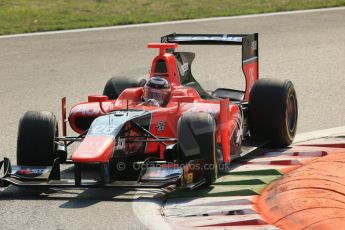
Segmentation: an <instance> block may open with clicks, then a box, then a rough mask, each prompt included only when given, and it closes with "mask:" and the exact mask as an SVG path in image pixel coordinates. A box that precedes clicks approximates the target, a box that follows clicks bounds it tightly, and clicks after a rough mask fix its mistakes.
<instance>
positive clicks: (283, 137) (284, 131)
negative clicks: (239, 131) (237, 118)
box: [248, 78, 298, 147]
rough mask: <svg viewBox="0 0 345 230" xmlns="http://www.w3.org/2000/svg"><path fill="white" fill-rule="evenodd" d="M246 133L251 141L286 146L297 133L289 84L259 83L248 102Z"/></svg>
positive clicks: (282, 82) (292, 89) (294, 94)
mask: <svg viewBox="0 0 345 230" xmlns="http://www.w3.org/2000/svg"><path fill="white" fill-rule="evenodd" d="M248 107H249V129H250V133H251V135H252V136H253V138H255V139H259V138H266V139H268V140H269V141H270V144H271V145H272V146H275V147H286V146H288V145H290V144H291V143H292V141H293V139H294V137H295V134H296V129H297V118H298V107H297V96H296V91H295V88H294V85H293V84H292V82H291V81H290V80H278V79H269V78H266V79H260V80H258V81H256V82H255V84H254V86H253V88H252V90H251V92H250V98H249V105H248Z"/></svg>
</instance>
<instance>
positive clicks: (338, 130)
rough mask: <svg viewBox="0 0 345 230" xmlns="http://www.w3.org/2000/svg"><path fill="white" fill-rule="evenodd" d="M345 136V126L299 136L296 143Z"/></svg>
mask: <svg viewBox="0 0 345 230" xmlns="http://www.w3.org/2000/svg"><path fill="white" fill-rule="evenodd" d="M336 135H345V126H339V127H335V128H331V129H323V130H317V131H312V132H307V133H300V134H297V135H296V137H295V140H294V143H299V142H303V141H309V140H314V139H319V138H322V137H327V136H336Z"/></svg>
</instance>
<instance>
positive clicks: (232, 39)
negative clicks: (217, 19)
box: [173, 35, 242, 42]
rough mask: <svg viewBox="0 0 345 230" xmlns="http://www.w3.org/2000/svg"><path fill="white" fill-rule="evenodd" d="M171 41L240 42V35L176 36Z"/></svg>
mask: <svg viewBox="0 0 345 230" xmlns="http://www.w3.org/2000/svg"><path fill="white" fill-rule="evenodd" d="M173 41H224V42H242V37H228V36H226V35H224V36H222V37H220V36H212V37H207V36H190V37H176V38H174V39H173Z"/></svg>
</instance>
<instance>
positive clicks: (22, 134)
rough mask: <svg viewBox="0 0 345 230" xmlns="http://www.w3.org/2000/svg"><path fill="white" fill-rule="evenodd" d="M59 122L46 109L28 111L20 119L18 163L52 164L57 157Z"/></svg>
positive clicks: (30, 164)
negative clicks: (56, 141)
mask: <svg viewBox="0 0 345 230" xmlns="http://www.w3.org/2000/svg"><path fill="white" fill-rule="evenodd" d="M57 136H58V124H57V121H56V118H55V116H54V115H53V114H52V113H51V112H46V111H40V112H37V111H28V112H26V113H25V114H24V115H23V116H22V117H21V119H20V121H19V128H18V139H17V164H18V165H27V166H50V165H52V164H53V161H54V158H55V157H56V150H57V144H56V143H55V137H57Z"/></svg>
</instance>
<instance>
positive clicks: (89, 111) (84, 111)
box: [72, 106, 102, 116]
mask: <svg viewBox="0 0 345 230" xmlns="http://www.w3.org/2000/svg"><path fill="white" fill-rule="evenodd" d="M100 114H102V113H101V111H100V109H99V108H96V107H94V108H90V107H86V106H79V107H78V108H76V109H74V110H73V111H72V115H73V116H76V115H82V116H97V115H100Z"/></svg>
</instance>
